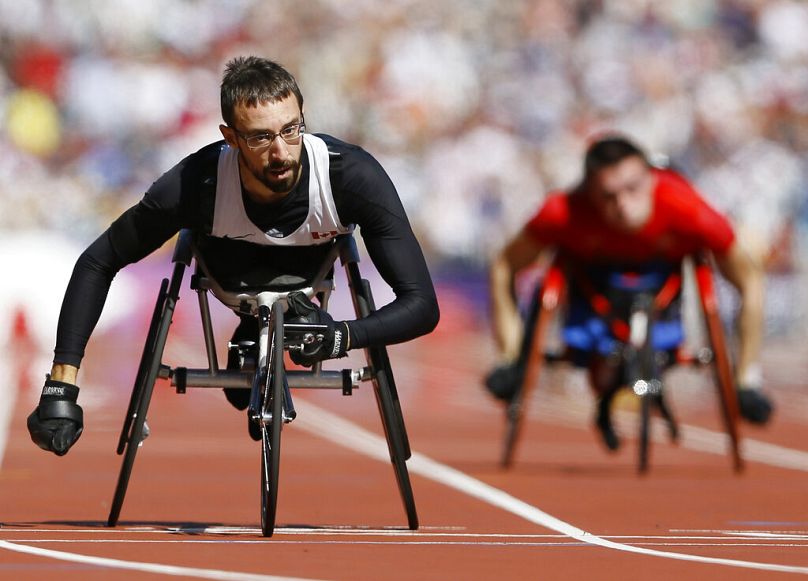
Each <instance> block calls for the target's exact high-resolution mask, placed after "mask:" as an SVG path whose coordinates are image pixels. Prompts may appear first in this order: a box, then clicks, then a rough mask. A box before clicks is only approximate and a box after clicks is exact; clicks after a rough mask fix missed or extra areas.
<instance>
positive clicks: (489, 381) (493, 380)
mask: <svg viewBox="0 0 808 581" xmlns="http://www.w3.org/2000/svg"><path fill="white" fill-rule="evenodd" d="M524 371H525V370H524V368H523V367H522V366H521V365H519V364H518V363H516V362H513V363H504V364H501V365H497V366H496V367H494V368H493V369H492V370H491V371H490V372H488V374H487V375H486V376H485V387H486V389H487V390H488V391H489V392H490V393H491V395H493V396H494V397H495V398H497V399H500V400H502V401H506V402H509V401H511V400H512V399H513V398H514V396H515V395H516V392H517V391H518V390H519V388H520V387H521V384H522V381H523V379H524Z"/></svg>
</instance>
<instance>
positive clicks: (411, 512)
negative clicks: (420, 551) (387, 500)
mask: <svg viewBox="0 0 808 581" xmlns="http://www.w3.org/2000/svg"><path fill="white" fill-rule="evenodd" d="M371 365H373V363H371ZM373 392H374V393H375V394H376V403H377V405H378V407H379V415H380V416H381V418H382V427H383V428H384V433H385V436H386V438H387V449H388V451H389V453H390V462H391V463H392V464H393V470H394V472H395V475H396V483H397V484H398V491H399V493H400V495H401V502H402V503H403V504H404V510H405V512H406V513H407V526H408V527H409V528H410V530H413V531H415V530H418V511H417V509H416V507H415V495H414V494H413V491H412V483H411V482H410V474H409V471H408V470H407V463H406V460H407V449H406V448H405V446H404V441H405V439H406V437H405V436H403V435H402V432H401V426H402V425H403V424H402V421H401V418H400V411H398V410H397V408H396V404H395V401H394V399H393V397H392V392H391V389H390V384H389V383H388V379H387V375H386V373H385V370H380V371H378V372H377V373H376V377H375V379H374V380H373Z"/></svg>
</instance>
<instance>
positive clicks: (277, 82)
mask: <svg viewBox="0 0 808 581" xmlns="http://www.w3.org/2000/svg"><path fill="white" fill-rule="evenodd" d="M289 95H294V96H295V97H296V98H297V104H298V106H299V107H300V109H301V111H302V110H303V95H302V94H301V93H300V89H299V88H298V86H297V81H295V78H294V77H293V76H292V74H291V73H290V72H289V71H287V70H286V69H285V68H283V67H282V66H281V65H279V64H278V63H276V62H273V61H271V60H267V59H264V58H260V57H257V56H248V57H236V58H234V59H232V60H231V61H229V62H228V63H227V65H225V70H224V76H223V77H222V85H221V105H222V119H224V122H225V123H227V124H228V125H230V126H231V127H232V126H233V110H234V109H235V107H236V105H237V104H238V103H244V104H245V105H248V106H251V107H254V106H256V105H257V104H258V103H263V102H266V101H270V102H276V101H280V100H281V99H285V98H286V97H288V96H289Z"/></svg>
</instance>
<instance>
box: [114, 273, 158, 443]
mask: <svg viewBox="0 0 808 581" xmlns="http://www.w3.org/2000/svg"><path fill="white" fill-rule="evenodd" d="M167 290H168V279H167V278H164V279H163V281H162V283H161V284H160V291H159V292H158V293H157V302H156V303H155V305H154V312H153V313H152V318H151V323H150V324H149V331H148V333H147V334H146V342H145V343H144V344H143V353H142V354H141V356H140V365H139V366H138V369H137V375H136V376H135V384H134V386H133V387H132V395H131V397H130V398H129V407H128V409H127V410H126V416H125V417H124V420H123V428H122V429H121V435H120V437H119V438H118V449H117V454H118V455H119V456H120V455H121V454H123V451H124V448H125V447H126V442H128V441H129V437H130V435H131V429H132V423H133V422H134V419H135V417H136V414H135V412H136V411H137V408H138V406H139V405H140V399H141V396H142V395H143V389H144V387H145V383H146V375H147V374H148V372H149V367H150V366H151V359H152V354H153V353H154V347H155V343H156V342H157V329H158V326H159V324H160V317H161V315H162V314H163V306H164V305H165V302H166V296H167V295H168V293H167V292H166V291H167Z"/></svg>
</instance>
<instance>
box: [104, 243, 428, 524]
mask: <svg viewBox="0 0 808 581" xmlns="http://www.w3.org/2000/svg"><path fill="white" fill-rule="evenodd" d="M330 244H331V247H330V248H329V252H328V255H327V257H326V259H325V260H324V262H323V264H322V266H321V267H320V269H319V271H318V272H317V274H316V275H315V276H314V278H313V279H312V280H311V281H309V282H308V284H307V285H306V286H305V287H303V288H300V289H296V290H299V291H302V292H304V293H305V294H306V295H307V296H308V297H312V296H316V297H317V298H318V299H319V301H320V305H321V306H322V308H323V309H327V307H328V298H329V296H330V293H331V291H332V290H333V288H334V282H333V269H334V265H335V262H336V260H337V258H339V259H340V262H341V264H342V266H343V267H344V269H345V273H346V275H347V280H348V286H349V289H350V292H351V296H352V299H353V305H354V310H355V312H356V316H357V317H358V318H361V317H367V316H368V315H370V313H372V312H373V311H374V310H375V309H376V307H375V304H374V301H373V295H372V293H371V289H370V284H369V282H368V281H367V280H366V279H363V278H362V277H361V274H360V270H359V265H358V262H359V254H358V251H357V247H356V242H355V240H354V239H353V236H352V235H350V234H346V235H342V236H338V237H337V238H336V239H335V240H334V241H332V242H330ZM172 262H173V264H174V266H173V271H172V275H171V279H170V280H169V279H163V281H162V284H161V285H160V291H159V293H158V297H157V302H156V304H155V307H154V313H153V315H152V319H151V323H150V325H149V330H148V335H147V338H146V344H145V345H144V347H143V353H142V356H141V359H140V365H139V368H138V371H137V376H136V379H135V384H134V388H133V390H132V395H131V398H130V401H129V408H128V410H127V412H126V417H125V419H124V424H123V428H122V430H121V435H120V438H119V441H118V448H117V453H118V454H119V455H121V454H122V455H123V462H122V465H121V470H120V474H119V477H118V482H117V486H116V488H115V494H114V497H113V501H112V506H111V509H110V513H109V518H108V521H107V525H108V526H110V527H112V526H115V525H116V524H117V522H118V518H119V516H120V512H121V507H122V506H123V501H124V498H125V496H126V489H127V487H128V484H129V479H130V476H131V474H132V467H133V465H134V462H135V456H136V455H137V452H138V449H139V448H140V446H141V444H142V443H143V440H144V439H145V438H146V437H147V436H148V435H149V428H148V424H147V423H146V415H147V413H148V410H149V402H150V401H151V397H152V393H153V390H154V386H155V383H156V381H157V380H158V379H165V380H169V381H170V383H171V386H172V387H174V388H176V391H177V393H185V391H186V389H188V388H230V389H245V390H247V389H249V390H250V396H249V407H248V408H247V413H248V418H249V421H250V422H251V423H252V425H251V426H250V427H251V431H252V430H256V431H259V432H260V440H261V531H262V533H263V535H264V536H267V537H269V536H272V534H273V532H274V530H275V515H276V508H277V503H278V475H279V471H280V460H281V434H282V431H283V426H284V424H287V423H289V422H291V421H292V420H293V419H294V418H295V416H296V412H295V408H294V403H293V400H292V394H291V389H290V388H320V389H336V390H340V391H341V392H342V394H343V395H351V394H352V392H353V389H355V388H356V387H358V385H359V384H360V383H362V382H367V381H370V382H372V385H373V391H374V394H375V398H376V403H377V406H378V409H379V414H380V416H381V423H382V427H383V430H384V434H385V437H386V440H387V446H388V450H389V454H390V461H391V463H392V465H393V470H394V472H395V478H396V481H397V484H398V488H399V492H400V494H401V499H402V502H403V504H404V509H405V511H406V515H407V524H408V527H409V528H410V529H411V530H416V529H417V528H418V515H417V512H416V507H415V499H414V496H413V491H412V485H411V482H410V477H409V472H408V470H407V465H406V461H407V460H408V459H409V458H410V456H411V451H410V445H409V439H408V437H407V431H406V428H405V425H404V419H403V415H402V411H401V404H400V401H399V397H398V393H397V390H396V384H395V381H394V379H393V373H392V369H391V367H390V360H389V357H388V355H387V350H386V349H385V348H384V347H369V348H367V349H365V356H366V363H367V365H365V366H363V367H361V368H358V369H342V370H339V371H331V370H324V369H322V366H321V364H320V363H317V364H315V365H314V366H312V368H311V370H288V371H287V370H286V369H285V366H284V351H294V350H296V349H297V350H299V349H303V348H304V346H311V345H312V344H314V343H315V342H318V341H321V340H322V339H323V335H322V330H323V329H322V326H321V325H316V324H299V323H296V324H292V323H284V311H285V309H284V307H285V302H286V297H287V296H288V295H289V294H290V292H292V291H289V290H286V289H283V290H279V288H273V286H272V285H268V286H266V287H262V288H259V289H257V290H254V291H250V292H241V291H238V292H230V291H225V290H224V289H223V288H221V286H219V284H218V283H217V281H216V280H215V279H214V278H213V277H212V276H211V275H210V271H209V270H208V268H207V267H206V265H205V261H204V257H203V256H202V253H201V252H200V251H199V248H198V247H197V245H196V244H195V240H194V236H193V234H192V233H191V231H190V230H183V231H181V232H180V234H179V237H178V240H177V243H176V246H175V249H174V255H173V258H172ZM192 262H193V263H195V271H194V274H193V276H192V277H191V288H192V289H193V290H195V291H196V292H197V296H198V299H199V309H200V314H201V318H202V328H203V333H204V339H205V348H206V352H207V359H208V368H207V369H188V368H185V367H170V366H168V365H166V364H164V363H163V361H162V357H163V351H164V349H165V346H166V341H167V337H168V331H169V327H170V325H171V320H172V316H173V314H174V309H175V307H176V304H177V301H178V299H179V293H180V288H181V285H182V280H183V275H184V272H185V269H186V268H188V267H190V266H191V264H192ZM208 291H210V292H211V293H213V295H214V296H215V297H216V298H217V299H219V300H220V301H221V302H222V303H223V304H225V305H226V306H228V307H229V308H231V309H232V310H234V311H235V312H236V313H237V314H239V315H240V316H254V317H257V319H258V329H259V332H258V340H257V341H240V342H238V344H231V345H230V346H229V349H230V351H233V352H234V353H235V355H236V360H237V361H238V362H239V364H238V367H239V368H238V369H229V367H230V366H228V369H220V368H219V363H218V359H217V352H216V346H215V343H214V336H213V328H212V323H211V315H210V309H209V303H208V295H207V293H208Z"/></svg>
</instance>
